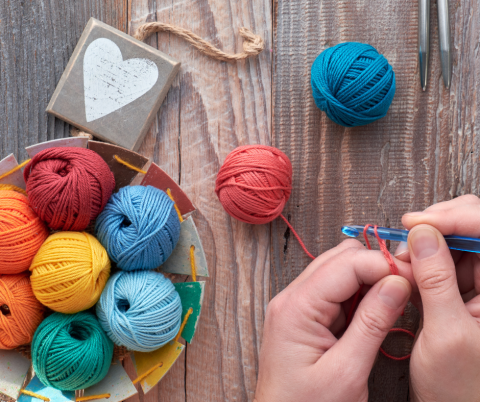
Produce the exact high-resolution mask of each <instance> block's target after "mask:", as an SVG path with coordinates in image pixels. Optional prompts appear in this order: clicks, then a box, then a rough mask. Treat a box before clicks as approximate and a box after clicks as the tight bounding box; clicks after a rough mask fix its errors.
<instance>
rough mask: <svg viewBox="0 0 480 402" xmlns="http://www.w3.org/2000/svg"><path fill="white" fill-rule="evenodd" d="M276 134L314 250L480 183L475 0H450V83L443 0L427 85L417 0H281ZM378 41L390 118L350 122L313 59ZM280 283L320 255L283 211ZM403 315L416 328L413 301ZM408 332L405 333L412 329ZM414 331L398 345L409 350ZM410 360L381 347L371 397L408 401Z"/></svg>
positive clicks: (293, 216)
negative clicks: (344, 123) (350, 230)
mask: <svg viewBox="0 0 480 402" xmlns="http://www.w3.org/2000/svg"><path fill="white" fill-rule="evenodd" d="M274 7H275V24H274V37H275V60H274V67H273V70H274V71H275V74H274V77H273V84H272V85H273V104H274V106H273V115H274V119H273V132H272V137H273V140H272V141H273V144H274V145H275V146H277V147H279V148H280V149H282V150H283V151H284V152H285V153H286V154H287V155H288V156H289V157H290V158H291V160H292V164H293V170H294V180H293V181H294V189H293V192H292V197H291V199H290V202H289V203H288V205H287V207H286V209H285V212H286V215H287V216H288V217H289V219H290V220H291V222H292V224H293V226H294V227H295V228H296V229H297V230H298V232H299V234H300V236H301V237H302V238H303V239H304V241H305V243H306V245H307V247H308V248H309V249H310V251H311V252H312V253H313V254H316V255H317V254H319V253H321V252H323V251H326V250H327V249H329V248H331V247H333V246H335V245H336V244H338V243H339V242H340V241H342V240H343V236H342V235H341V233H340V226H341V225H342V224H344V223H355V224H365V223H377V224H379V225H382V226H391V227H401V216H402V214H403V213H405V212H408V211H416V210H421V209H423V208H425V207H427V206H428V205H430V204H432V203H435V202H439V201H443V200H448V199H451V198H453V197H455V196H457V195H461V194H465V193H470V192H473V193H477V194H478V189H479V163H478V161H479V153H480V149H479V130H480V129H479V127H480V126H479V119H480V116H479V115H478V113H476V110H477V109H478V107H479V106H480V99H479V98H478V96H477V95H476V94H477V93H478V85H479V84H478V83H479V82H480V80H479V75H480V60H479V57H480V55H479V54H478V51H477V47H478V42H479V34H478V32H479V30H478V28H479V25H480V13H479V5H478V2H476V1H475V0H460V1H457V2H450V13H451V14H450V15H451V26H452V35H453V48H454V49H455V51H456V53H455V54H454V70H453V84H452V87H451V90H450V91H448V90H445V89H444V87H443V81H442V76H441V67H440V56H439V50H438V29H437V9H436V4H435V2H432V10H431V15H432V18H431V24H432V28H431V56H430V67H431V68H430V77H429V86H428V89H427V92H425V93H423V92H422V91H421V88H420V84H419V71H418V62H417V26H418V14H417V2H407V3H402V4H399V3H398V2H397V1H395V0H386V1H385V2H383V3H382V5H381V7H379V4H378V2H371V1H370V2H358V1H350V0H341V1H338V0H323V1H320V2H317V1H311V0H298V1H294V2H292V1H288V0H276V1H275V5H274ZM344 41H360V42H366V43H370V44H372V45H373V46H375V47H376V48H377V49H378V50H379V51H380V52H381V53H383V54H384V55H385V56H386V57H387V59H388V60H389V61H390V63H391V64H392V66H393V68H394V71H395V73H396V78H397V93H396V96H395V99H394V101H393V104H392V106H391V109H390V111H389V113H388V115H387V117H386V118H384V119H382V120H380V121H378V122H376V123H373V124H370V125H368V126H364V127H358V128H354V129H345V128H343V127H340V126H338V125H335V124H334V123H332V122H330V121H329V120H328V119H327V118H326V116H325V114H323V113H322V112H320V111H319V110H318V109H317V108H316V107H315V105H314V102H313V99H312V97H311V89H310V67H311V64H312V62H313V61H314V59H315V57H316V56H317V55H318V54H319V53H320V52H321V51H322V50H324V49H325V48H326V47H328V46H333V45H335V44H337V43H340V42H344ZM272 244H273V253H272V256H273V261H272V281H271V284H272V292H273V293H274V294H275V293H277V292H279V291H280V290H282V289H283V288H285V287H286V286H287V285H288V283H290V282H291V281H292V280H293V279H294V278H295V277H296V276H297V275H298V274H299V273H300V272H301V271H302V270H303V269H304V267H305V266H306V265H307V264H308V263H309V262H310V261H309V259H308V257H306V256H305V255H304V253H303V252H302V250H301V249H300V247H299V245H298V244H297V242H296V241H295V239H294V238H293V236H291V235H290V233H289V232H288V231H287V230H286V228H285V225H284V224H283V223H282V222H278V221H277V222H274V224H273V228H272ZM407 318H408V322H404V323H403V325H405V326H407V327H410V329H412V328H414V327H415V325H416V320H417V318H418V317H417V315H416V314H415V313H414V311H413V312H412V314H411V316H409V317H407ZM402 339H403V338H402ZM405 342H410V340H408V339H405V340H404V341H399V343H397V344H396V345H392V346H393V350H392V352H393V353H395V352H397V353H398V354H399V355H400V354H401V353H402V350H403V349H404V346H405ZM407 397H408V364H398V363H396V362H390V361H387V362H385V361H384V360H383V358H380V359H379V361H378V364H377V367H376V368H375V369H374V371H373V372H372V376H371V379H370V400H371V401H385V400H389V401H402V402H403V401H406V400H407Z"/></svg>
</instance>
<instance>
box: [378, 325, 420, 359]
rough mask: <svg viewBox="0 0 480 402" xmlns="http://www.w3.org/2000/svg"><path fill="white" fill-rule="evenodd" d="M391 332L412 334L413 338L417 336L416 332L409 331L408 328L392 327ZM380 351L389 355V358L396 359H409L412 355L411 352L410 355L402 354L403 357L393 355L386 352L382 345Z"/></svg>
mask: <svg viewBox="0 0 480 402" xmlns="http://www.w3.org/2000/svg"><path fill="white" fill-rule="evenodd" d="M389 332H403V333H405V334H407V335H410V336H411V337H412V338H415V334H414V333H413V332H412V331H409V330H408V329H405V328H392V329H391V330H390V331H389ZM380 352H382V353H383V355H384V356H386V357H388V358H389V359H392V360H396V361H402V360H407V359H410V357H411V356H412V354H411V353H409V354H408V355H405V356H401V357H397V356H393V355H391V354H389V353H387V352H385V350H384V349H383V348H382V347H380Z"/></svg>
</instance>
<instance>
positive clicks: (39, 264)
mask: <svg viewBox="0 0 480 402" xmlns="http://www.w3.org/2000/svg"><path fill="white" fill-rule="evenodd" d="M30 271H31V272H32V276H31V282H32V289H33V293H34V294H35V296H36V297H37V299H38V300H39V301H40V302H41V303H42V304H43V305H45V306H47V307H49V308H50V309H52V310H54V311H58V312H60V313H65V314H73V313H77V312H79V311H83V310H86V309H88V308H90V307H92V306H93V305H94V304H95V303H96V302H97V301H98V299H99V298H100V295H101V293H102V290H103V288H104V287H105V284H106V283H107V280H108V277H109V276H110V260H109V259H108V255H107V251H106V250H105V249H104V248H103V246H102V245H101V244H100V242H99V241H98V240H97V239H96V238H95V237H93V236H92V235H90V234H88V233H84V232H58V233H55V234H53V235H51V236H49V237H48V239H47V240H46V241H45V243H43V245H42V247H40V250H38V253H37V255H36V256H35V258H34V259H33V262H32V265H31V267H30Z"/></svg>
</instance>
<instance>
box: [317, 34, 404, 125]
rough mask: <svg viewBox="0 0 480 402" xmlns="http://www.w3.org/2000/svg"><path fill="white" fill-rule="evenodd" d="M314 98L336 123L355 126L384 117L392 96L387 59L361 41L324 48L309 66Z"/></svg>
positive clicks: (390, 73) (390, 69)
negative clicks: (310, 67) (310, 66)
mask: <svg viewBox="0 0 480 402" xmlns="http://www.w3.org/2000/svg"><path fill="white" fill-rule="evenodd" d="M312 91H313V98H314V100H315V103H316V105H317V106H318V108H319V109H321V110H322V111H324V112H325V113H326V114H327V116H328V117H329V118H330V119H331V120H333V121H334V122H335V123H337V124H340V125H342V126H345V127H355V126H361V125H364V124H368V123H371V122H373V121H375V120H378V119H380V118H382V117H384V116H385V115H386V114H387V111H388V108H389V107H390V104H391V103H392V100H393V97H394V95H395V73H394V72H393V69H392V66H391V65H390V64H388V61H387V59H386V58H385V57H384V56H382V55H381V54H379V53H378V52H377V50H376V49H375V48H374V47H372V46H370V45H366V44H363V43H356V42H346V43H341V44H339V45H337V46H334V47H331V48H329V49H326V50H324V51H323V52H322V53H321V54H320V55H319V56H318V57H317V59H316V60H315V62H314V63H313V65H312Z"/></svg>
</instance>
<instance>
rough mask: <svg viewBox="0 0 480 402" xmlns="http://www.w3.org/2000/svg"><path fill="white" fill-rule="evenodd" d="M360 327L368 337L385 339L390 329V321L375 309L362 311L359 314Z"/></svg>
mask: <svg viewBox="0 0 480 402" xmlns="http://www.w3.org/2000/svg"><path fill="white" fill-rule="evenodd" d="M358 318H359V320H360V329H361V330H362V331H363V332H364V335H366V336H368V337H374V338H381V339H383V338H384V337H385V335H386V333H387V331H388V330H389V329H390V326H389V323H388V322H387V320H386V319H385V317H383V316H382V315H381V314H378V313H377V312H374V311H362V312H360V314H359V316H358Z"/></svg>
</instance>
